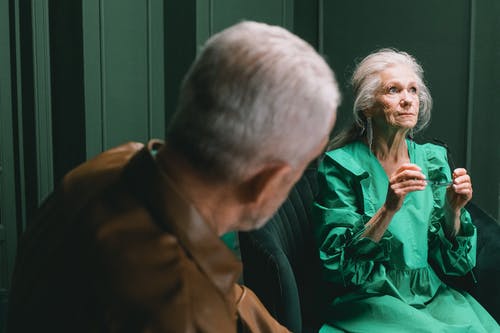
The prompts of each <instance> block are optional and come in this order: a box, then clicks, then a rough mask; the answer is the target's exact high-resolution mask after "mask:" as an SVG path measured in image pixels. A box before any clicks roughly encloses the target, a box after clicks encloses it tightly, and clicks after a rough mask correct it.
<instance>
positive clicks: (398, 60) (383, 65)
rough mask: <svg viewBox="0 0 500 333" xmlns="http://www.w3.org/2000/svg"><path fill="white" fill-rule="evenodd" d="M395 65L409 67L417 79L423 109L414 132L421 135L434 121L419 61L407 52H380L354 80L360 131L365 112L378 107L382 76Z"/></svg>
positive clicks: (365, 62)
mask: <svg viewBox="0 0 500 333" xmlns="http://www.w3.org/2000/svg"><path fill="white" fill-rule="evenodd" d="M394 65H404V66H408V68H409V69H411V70H412V71H413V73H415V75H416V76H417V85H418V89H417V90H418V98H419V102H420V108H419V113H418V121H417V124H416V125H415V128H414V129H413V130H414V132H415V133H416V132H418V131H420V130H422V129H423V128H425V127H426V126H427V125H428V124H429V121H430V118H431V109H432V97H431V94H430V92H429V89H428V88H427V86H426V85H425V83H424V70H423V69H422V66H420V65H419V63H418V62H417V60H416V59H415V58H414V57H412V56H411V55H409V54H408V53H406V52H402V51H397V50H394V49H389V48H385V49H380V50H379V51H376V52H374V53H372V54H370V55H368V56H367V57H366V58H364V59H363V60H362V61H361V62H360V63H359V64H358V66H357V67H356V69H355V71H354V74H353V76H352V80H351V83H352V86H353V88H354V95H355V100H354V106H353V115H354V122H355V123H356V125H357V126H358V127H360V128H364V126H365V117H364V115H363V111H364V110H367V109H369V108H371V107H372V106H373V105H374V104H375V94H376V93H377V90H378V89H380V86H381V84H382V82H381V79H380V72H382V71H383V70H385V69H387V68H388V67H391V66H394Z"/></svg>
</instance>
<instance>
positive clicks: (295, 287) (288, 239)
mask: <svg viewBox="0 0 500 333" xmlns="http://www.w3.org/2000/svg"><path fill="white" fill-rule="evenodd" d="M316 176H317V175H316V169H315V168H314V167H312V166H311V167H309V168H307V169H306V171H305V172H304V175H303V176H302V178H301V179H300V180H299V181H298V183H297V184H296V185H295V186H294V188H293V189H292V190H291V192H290V194H289V196H288V198H287V199H286V201H285V202H284V203H283V205H282V206H281V207H280V208H279V210H278V211H277V213H276V214H275V215H274V216H273V217H272V218H271V220H270V221H269V222H268V223H267V224H266V225H265V226H264V227H262V228H261V229H259V230H255V231H251V232H240V234H239V240H240V251H241V257H242V261H243V280H244V283H245V284H246V285H247V286H249V287H250V288H251V289H252V290H253V291H254V292H255V293H256V294H257V295H258V296H259V298H260V299H261V301H262V302H263V303H264V305H265V306H266V307H267V309H268V310H269V312H270V313H271V314H272V315H273V316H274V317H275V318H276V319H277V320H278V321H279V322H280V323H282V324H283V325H285V326H287V327H288V328H289V329H290V330H291V331H292V332H306V331H317V329H318V327H319V326H320V324H321V314H320V312H321V311H320V310H321V309H323V307H322V306H321V305H322V304H323V297H322V295H323V294H324V289H323V288H322V279H321V278H320V274H321V273H320V269H321V264H320V260H319V255H318V250H317V246H316V244H315V241H314V236H313V232H312V225H311V223H312V222H311V208H312V206H313V202H314V199H315V195H316V193H317V188H318V185H317V180H316Z"/></svg>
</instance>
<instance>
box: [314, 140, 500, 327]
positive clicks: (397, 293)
mask: <svg viewBox="0 0 500 333" xmlns="http://www.w3.org/2000/svg"><path fill="white" fill-rule="evenodd" d="M407 144H408V153H409V157H410V161H411V162H412V163H415V164H417V165H418V166H420V167H421V168H422V172H423V173H424V174H425V175H426V176H427V179H430V180H437V181H448V180H450V177H451V172H450V168H449V166H448V163H447V157H446V150H445V149H444V148H443V147H441V146H437V145H433V144H424V145H419V144H416V143H414V142H413V141H410V140H408V141H407ZM318 181H319V188H320V192H319V196H318V200H317V201H316V203H315V205H314V209H313V213H314V216H315V232H316V238H317V240H318V245H319V250H320V251H319V252H320V256H321V260H322V263H323V267H324V275H325V277H326V279H327V281H328V282H330V283H332V284H333V285H334V286H335V287H336V288H341V289H342V290H344V293H343V294H342V295H341V296H338V297H335V298H333V299H332V300H331V302H330V304H329V307H328V309H327V313H326V318H327V322H326V323H325V325H324V326H323V327H322V329H321V332H344V331H347V332H370V333H376V332H383V333H386V332H398V333H401V332H412V333H413V332H439V333H441V332H453V333H457V332H488V333H491V332H500V327H499V326H498V324H497V323H496V321H495V320H494V319H493V318H492V317H491V316H490V315H489V314H488V312H487V311H486V310H485V309H484V308H483V307H482V306H481V305H480V304H479V303H478V302H477V301H476V300H475V299H474V298H473V297H472V296H470V295H469V294H468V293H466V292H464V291H458V290H455V289H453V288H451V287H448V286H447V285H446V284H444V283H443V282H442V281H441V280H440V279H439V278H438V276H437V275H436V273H435V271H434V269H433V268H432V267H431V264H432V266H433V267H434V268H436V269H439V270H440V271H441V272H442V273H444V274H448V275H454V276H460V275H464V274H466V273H467V272H469V271H470V270H471V269H472V268H473V267H474V265H475V261H476V259H475V257H476V228H475V227H474V225H473V224H472V222H471V219H470V215H469V213H468V212H467V211H466V210H465V209H464V210H462V213H461V232H460V234H459V235H458V236H457V237H456V238H455V239H454V240H453V241H452V242H450V241H449V240H448V239H447V238H446V237H445V235H444V232H443V228H442V225H443V223H444V218H445V217H444V209H443V207H444V205H445V195H446V188H445V187H435V186H431V185H428V186H427V187H426V189H425V190H423V191H416V192H411V193H409V194H408V195H407V196H406V197H405V200H404V202H403V206H402V208H401V209H400V210H399V211H398V212H397V213H396V214H395V215H394V218H393V219H392V221H391V223H390V225H389V227H388V229H387V230H386V232H385V234H384V235H383V237H382V239H381V240H380V241H379V242H378V243H376V242H373V241H372V240H370V239H369V238H365V237H361V235H362V233H363V231H364V225H365V223H366V222H367V221H368V220H369V219H370V218H371V217H372V216H373V215H374V214H375V213H376V212H377V210H378V209H379V208H380V207H381V206H382V205H383V204H384V202H385V198H386V194H387V187H388V183H389V181H388V177H387V175H386V173H385V171H384V169H383V168H382V166H381V165H380V163H379V161H378V160H377V158H376V157H375V156H374V155H373V154H372V153H371V152H370V150H369V149H368V147H367V146H366V145H365V144H363V143H361V142H359V141H356V142H353V143H350V144H348V145H346V146H344V147H342V148H339V149H336V150H333V151H329V152H327V153H326V154H325V155H324V158H323V159H322V162H321V164H320V166H319V178H318Z"/></svg>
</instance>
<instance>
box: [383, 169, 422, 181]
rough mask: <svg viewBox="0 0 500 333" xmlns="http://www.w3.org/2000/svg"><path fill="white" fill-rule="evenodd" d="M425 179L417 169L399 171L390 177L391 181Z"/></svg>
mask: <svg viewBox="0 0 500 333" xmlns="http://www.w3.org/2000/svg"><path fill="white" fill-rule="evenodd" d="M410 179H413V180H425V179H426V177H425V175H424V174H423V173H422V172H420V171H418V170H404V171H402V172H400V173H396V174H395V175H394V176H393V177H391V181H393V182H402V181H406V180H410Z"/></svg>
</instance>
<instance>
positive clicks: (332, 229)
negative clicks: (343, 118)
mask: <svg viewBox="0 0 500 333" xmlns="http://www.w3.org/2000/svg"><path fill="white" fill-rule="evenodd" d="M350 162H351V163H349V170H348V169H347V168H345V167H343V166H342V165H341V164H340V163H339V162H338V161H336V160H335V159H334V158H333V157H332V156H331V155H329V154H328V153H327V155H325V158H324V159H323V161H322V162H321V164H320V166H319V168H318V183H319V195H318V200H317V201H316V202H315V204H314V207H313V214H314V220H315V231H316V239H317V241H318V245H319V250H320V257H321V260H322V263H323V267H324V271H325V276H326V279H327V280H329V281H330V282H333V283H340V284H343V285H344V286H352V285H361V284H364V283H365V281H367V280H368V279H369V278H370V276H371V275H373V274H376V272H378V271H379V270H380V265H381V263H383V262H387V261H388V259H389V254H390V251H391V246H390V239H391V237H392V235H391V233H390V232H389V231H387V232H386V234H385V235H384V236H383V238H382V239H381V240H380V241H379V242H378V243H376V242H373V241H372V240H370V239H369V238H365V237H361V234H362V233H363V232H364V228H365V223H366V222H367V221H368V220H369V219H370V218H371V216H368V215H366V214H365V209H364V205H363V202H364V200H365V199H364V189H363V187H364V186H363V183H366V182H364V181H363V180H365V179H366V180H367V178H368V177H369V175H368V173H367V172H366V171H364V172H363V170H361V169H359V170H354V171H353V168H354V169H356V168H355V165H353V164H352V163H354V162H353V161H350Z"/></svg>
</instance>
